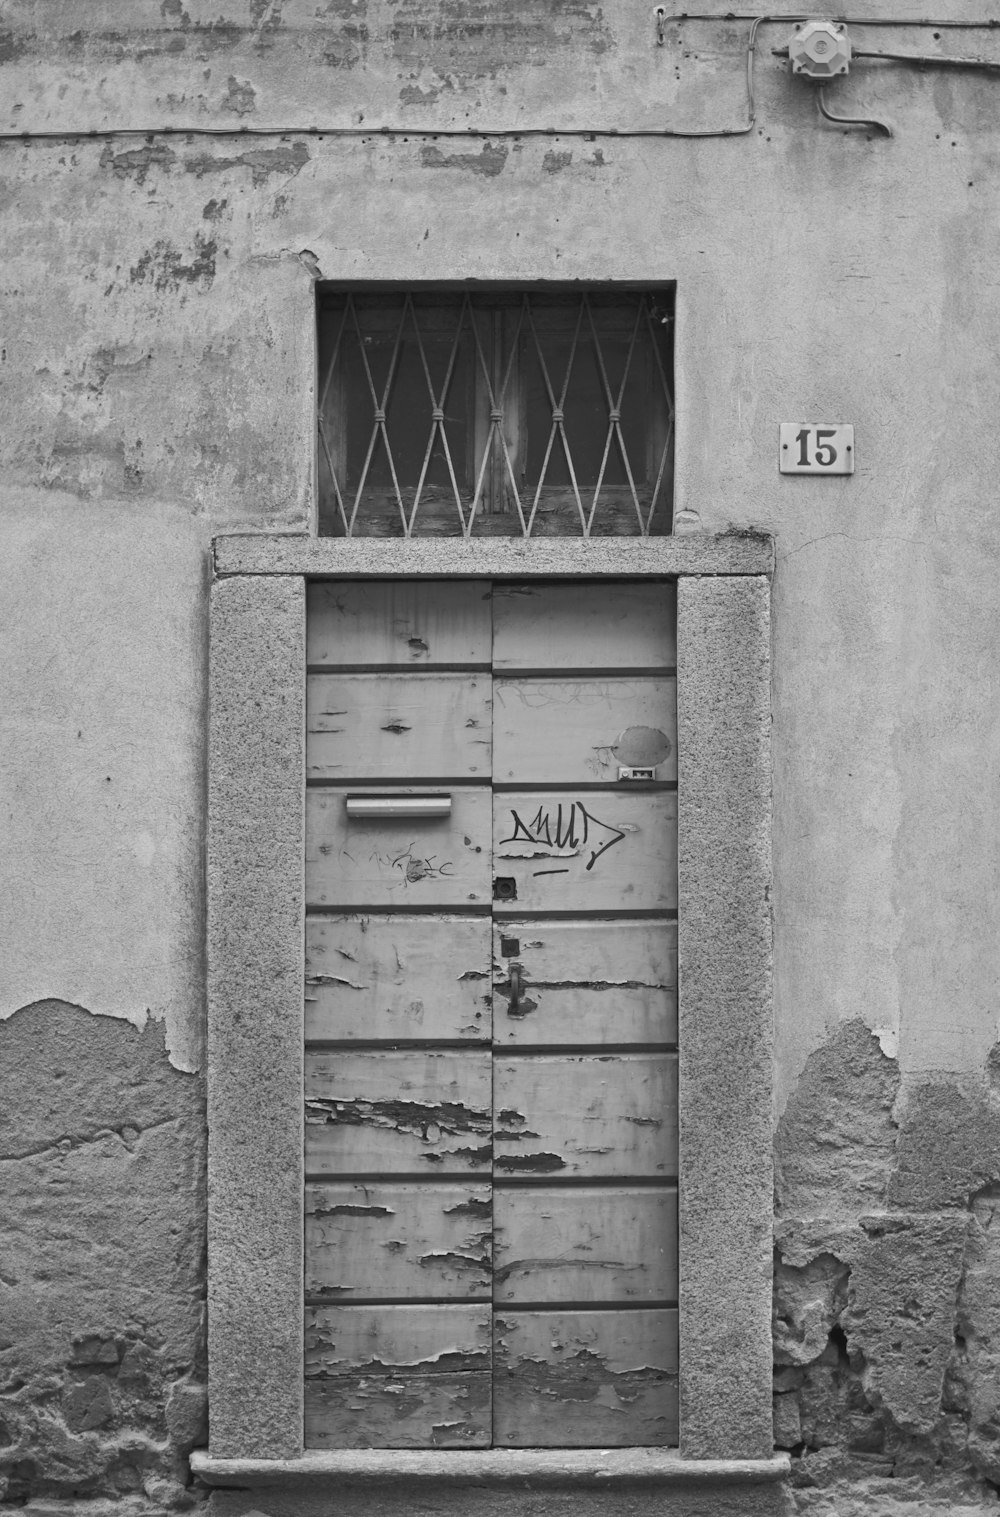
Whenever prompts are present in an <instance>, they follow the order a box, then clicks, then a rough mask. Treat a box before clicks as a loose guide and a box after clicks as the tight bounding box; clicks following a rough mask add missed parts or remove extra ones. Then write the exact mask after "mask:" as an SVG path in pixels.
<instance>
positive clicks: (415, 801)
mask: <svg viewBox="0 0 1000 1517" xmlns="http://www.w3.org/2000/svg"><path fill="white" fill-rule="evenodd" d="M346 804H347V815H348V817H349V818H350V819H351V820H352V821H363V820H365V819H367V820H368V821H375V822H378V821H383V820H386V821H391V820H392V819H393V818H394V817H435V816H451V796H450V795H349V796H348V797H347V802H346Z"/></svg>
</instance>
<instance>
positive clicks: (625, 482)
mask: <svg viewBox="0 0 1000 1517" xmlns="http://www.w3.org/2000/svg"><path fill="white" fill-rule="evenodd" d="M671 322H672V318H671V309H670V300H669V295H667V294H665V293H660V292H654V293H650V292H638V291H636V292H633V291H625V292H622V291H615V292H610V293H609V292H607V291H598V292H589V293H588V292H584V293H582V294H573V295H571V296H561V295H550V294H548V293H546V294H544V295H543V294H539V293H534V292H530V293H529V292H522V293H519V294H517V295H502V296H497V295H478V294H477V295H475V296H473V295H471V294H468V293H465V294H461V295H451V294H447V293H437V294H435V293H431V294H428V293H426V292H421V293H419V294H415V293H414V292H406V293H400V292H396V291H394V292H391V293H388V294H370V293H367V292H365V293H358V292H344V293H341V294H333V293H331V294H326V295H323V296H322V297H321V306H320V360H321V386H320V400H319V437H320V469H321V530H323V531H325V532H327V533H331V534H334V535H338V536H347V537H356V536H404V537H411V536H421V535H441V534H450V535H461V536H464V537H472V536H477V535H494V534H504V535H515V536H524V537H531V536H538V535H542V534H545V535H577V536H583V537H591V536H603V535H616V534H628V535H638V536H643V537H646V536H649V535H651V534H658V533H664V532H669V531H670V526H671V489H670V486H671V465H672V455H673V419H674V408H673V392H672V382H671V381H672V363H671V342H670V336H671Z"/></svg>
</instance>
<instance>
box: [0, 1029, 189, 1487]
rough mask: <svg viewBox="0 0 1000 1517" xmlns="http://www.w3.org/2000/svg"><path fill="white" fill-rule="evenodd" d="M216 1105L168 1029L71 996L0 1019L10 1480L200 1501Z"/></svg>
mask: <svg viewBox="0 0 1000 1517" xmlns="http://www.w3.org/2000/svg"><path fill="white" fill-rule="evenodd" d="M204 1164H205V1116H204V1090H203V1085H202V1081H201V1079H200V1078H199V1077H198V1076H195V1075H190V1074H184V1073H182V1072H181V1071H179V1070H177V1069H175V1068H174V1067H173V1066H172V1065H171V1063H170V1061H169V1059H168V1057H167V1054H166V1051H165V1048H164V1043H163V1031H162V1028H161V1027H160V1026H159V1025H158V1024H155V1023H152V1022H150V1023H148V1024H147V1025H146V1027H145V1029H144V1030H143V1031H141V1032H140V1031H138V1030H137V1029H136V1028H135V1027H133V1026H131V1025H130V1024H129V1023H127V1022H123V1021H119V1020H117V1019H115V1018H111V1017H102V1016H93V1015H91V1014H90V1013H88V1012H86V1011H84V1010H82V1009H81V1008H80V1007H77V1006H70V1005H67V1004H66V1003H65V1002H62V1001H40V1002H37V1003H35V1004H34V1005H32V1006H28V1007H25V1008H24V1009H23V1010H21V1011H19V1012H17V1013H16V1014H15V1015H14V1016H13V1017H11V1018H10V1019H9V1020H8V1021H6V1022H3V1023H0V1188H2V1193H3V1195H4V1217H3V1227H2V1229H0V1323H2V1327H0V1489H5V1494H6V1499H7V1501H9V1502H13V1503H22V1502H24V1501H26V1500H29V1499H33V1498H52V1497H60V1498H69V1497H78V1496H80V1497H90V1498H100V1497H103V1498H114V1499H120V1498H122V1497H125V1496H129V1497H135V1498H137V1499H138V1500H139V1501H140V1502H142V1501H147V1502H151V1503H153V1505H154V1506H155V1507H156V1508H157V1509H159V1510H163V1509H165V1508H172V1509H174V1510H183V1509H184V1508H185V1507H189V1506H191V1505H193V1504H194V1502H195V1500H196V1499H197V1498H196V1496H195V1494H194V1491H193V1488H192V1487H190V1486H189V1483H188V1482H189V1471H188V1464H187V1456H188V1454H189V1453H190V1451H191V1449H192V1448H194V1447H196V1446H197V1445H199V1444H201V1443H203V1442H204V1441H205V1417H206V1399H205V1385H204V1381H205V1364H204V1303H205V1262H204V1248H205V1241H204V1230H205V1194H204Z"/></svg>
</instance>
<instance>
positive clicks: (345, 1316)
mask: <svg viewBox="0 0 1000 1517" xmlns="http://www.w3.org/2000/svg"><path fill="white" fill-rule="evenodd" d="M491 1317H492V1312H491V1308H490V1305H489V1303H488V1302H479V1301H477V1302H470V1303H464V1302H452V1303H448V1304H446V1305H441V1306H310V1307H307V1308H306V1318H305V1351H306V1360H305V1363H306V1377H307V1378H309V1377H311V1376H325V1375H344V1374H365V1375H391V1374H396V1373H397V1372H398V1371H400V1370H415V1371H417V1372H418V1373H420V1374H421V1375H444V1374H452V1375H454V1374H459V1373H466V1372H468V1371H470V1370H488V1369H489V1367H490V1358H491V1353H492V1349H491V1343H490V1337H491V1331H492V1329H491Z"/></svg>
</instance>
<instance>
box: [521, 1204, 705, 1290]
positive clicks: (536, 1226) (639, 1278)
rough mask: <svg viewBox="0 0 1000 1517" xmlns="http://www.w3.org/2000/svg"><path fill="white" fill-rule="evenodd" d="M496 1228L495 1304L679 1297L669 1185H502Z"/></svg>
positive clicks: (673, 1206) (674, 1221) (674, 1207)
mask: <svg viewBox="0 0 1000 1517" xmlns="http://www.w3.org/2000/svg"><path fill="white" fill-rule="evenodd" d="M493 1229H494V1276H493V1280H494V1295H493V1299H494V1300H495V1301H496V1302H497V1303H499V1304H502V1303H507V1302H525V1303H527V1302H539V1301H560V1300H561V1301H573V1302H576V1303H577V1304H579V1305H582V1304H584V1303H587V1302H602V1303H604V1304H607V1303H609V1302H618V1301H620V1302H626V1303H636V1302H642V1301H649V1302H663V1301H676V1299H677V1191H676V1188H675V1187H673V1186H670V1187H665V1188H663V1189H661V1188H660V1187H658V1186H628V1185H622V1186H589V1185H574V1186H567V1187H566V1188H565V1189H562V1190H558V1189H551V1190H550V1189H548V1188H547V1187H541V1186H530V1187H523V1186H519V1187H517V1188H512V1189H505V1188H503V1187H502V1186H501V1187H498V1188H497V1190H496V1192H495V1194H494V1198H493Z"/></svg>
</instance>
